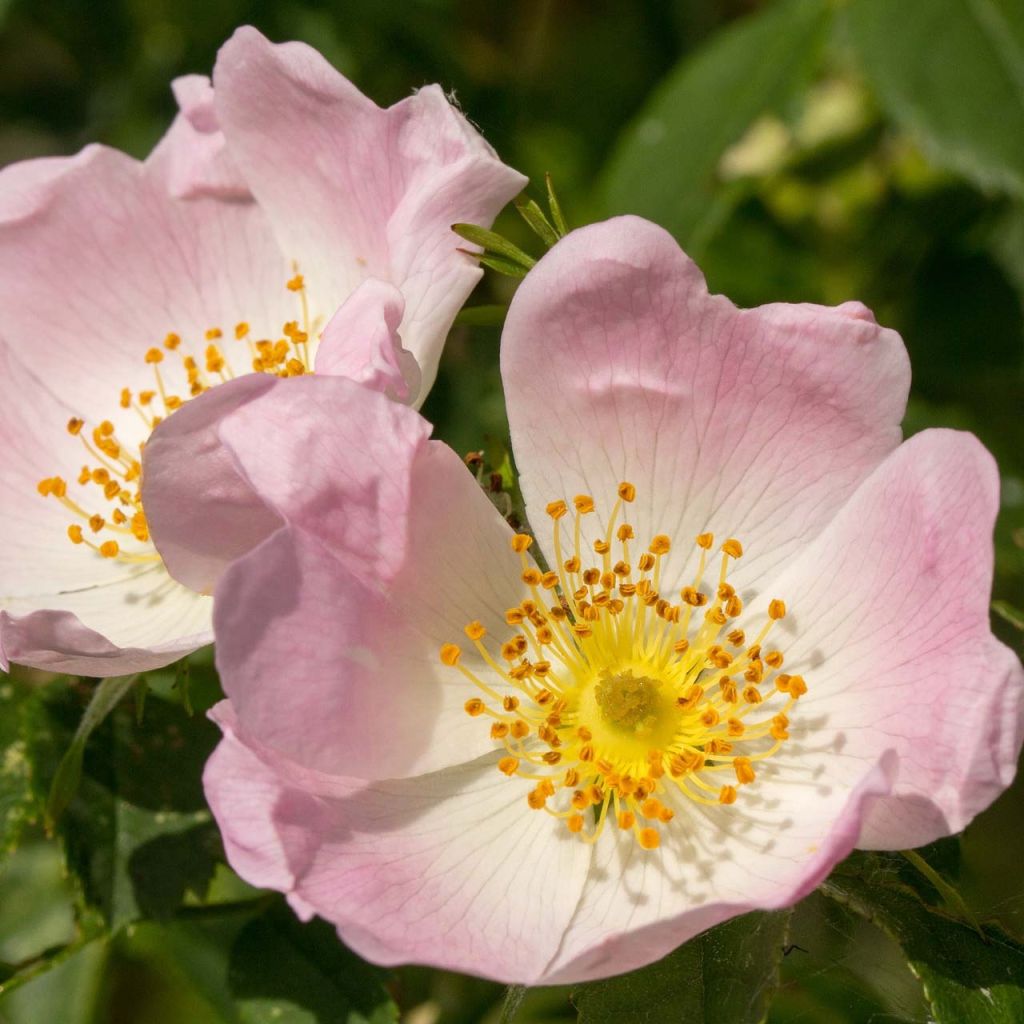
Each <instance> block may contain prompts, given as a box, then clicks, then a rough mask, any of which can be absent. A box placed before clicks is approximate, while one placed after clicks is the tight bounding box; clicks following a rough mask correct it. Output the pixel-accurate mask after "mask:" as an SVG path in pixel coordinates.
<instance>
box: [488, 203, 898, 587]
mask: <svg viewBox="0 0 1024 1024" xmlns="http://www.w3.org/2000/svg"><path fill="white" fill-rule="evenodd" d="M538 367H543V368H544V372H542V373H539V372H538ZM502 376H503V378H504V382H505V391H506V396H507V401H508V411H509V424H510V427H511V430H512V446H513V449H514V452H515V456H516V463H517V465H518V467H519V470H520V473H521V486H522V489H523V494H524V496H525V498H526V503H527V512H528V514H529V515H530V518H531V520H532V521H533V522H534V524H535V525H537V524H538V523H539V522H541V521H542V520H543V516H542V515H540V511H541V510H542V509H543V508H544V506H545V504H546V503H547V502H549V501H552V500H554V499H557V498H564V499H570V498H571V497H572V496H573V495H574V494H576V493H580V492H582V493H588V494H590V495H592V496H593V497H594V499H595V501H596V502H597V505H598V509H599V511H600V510H602V509H603V510H604V512H605V514H607V511H608V509H609V507H610V505H611V503H612V502H613V501H614V498H615V489H616V487H617V485H618V484H619V482H620V481H629V482H631V483H632V484H634V485H635V486H636V490H637V497H636V502H635V504H634V505H632V506H630V507H629V508H628V510H627V515H628V518H629V521H630V522H631V523H633V524H634V526H635V527H636V530H637V534H638V536H639V538H640V541H641V543H646V542H647V541H648V540H649V539H650V537H652V536H653V535H654V534H656V533H664V534H667V535H668V536H669V537H671V538H673V539H674V542H675V547H674V550H673V552H672V553H671V555H670V556H669V558H668V559H667V560H666V563H665V566H664V569H663V578H664V579H665V580H666V582H667V583H668V584H671V587H666V589H673V590H674V589H676V587H677V586H678V585H681V584H682V583H683V582H687V577H688V576H689V575H690V573H691V571H692V564H691V562H692V559H691V551H692V542H693V538H694V537H695V536H696V535H697V534H699V533H703V532H705V531H708V530H710V531H714V532H715V533H716V534H718V535H720V538H721V539H723V540H724V539H725V538H726V537H728V536H735V537H738V538H739V539H740V540H741V541H742V542H743V545H744V547H745V548H746V551H747V554H746V557H745V558H744V560H743V563H742V564H741V565H740V566H739V567H738V568H737V570H736V573H737V580H738V581H740V582H744V583H747V582H752V581H754V580H756V579H757V578H758V577H760V576H762V575H768V576H769V577H770V574H771V572H772V571H773V570H775V569H777V568H778V567H780V566H782V565H784V564H785V563H786V560H787V559H788V558H789V557H790V556H791V555H792V554H793V552H794V551H795V550H796V549H797V547H798V545H799V544H800V543H801V542H802V541H804V540H806V539H808V538H810V537H813V536H814V535H815V533H817V532H818V531H819V530H820V529H821V528H822V527H823V526H824V524H825V523H827V522H828V520H829V519H830V518H831V516H832V515H833V514H834V513H835V511H836V509H838V508H839V507H840V505H842V503H843V502H844V501H845V500H846V498H847V497H848V496H849V495H850V494H851V493H852V492H853V490H854V489H855V488H856V486H857V484H858V483H859V482H860V481H861V480H862V479H863V478H864V477H865V476H866V475H867V474H868V473H869V472H870V471H871V470H872V469H873V468H874V467H875V466H876V465H877V464H878V462H879V461H881V459H883V458H884V457H885V455H886V454H887V453H888V452H890V451H891V450H892V449H893V448H895V447H896V445H897V444H898V443H899V441H900V429H899V422H900V420H901V418H902V416H903V410H904V406H905V403H906V397H907V389H908V387H909V382H910V374H909V366H908V362H907V355H906V351H905V349H904V347H903V344H902V342H901V341H900V338H899V336H898V335H897V334H895V332H893V331H890V330H886V329H884V328H881V327H879V326H878V325H877V324H875V322H874V320H873V319H872V318H871V316H870V314H869V313H867V311H866V310H865V309H864V307H863V306H860V305H859V304H856V303H847V304H846V305H844V306H840V307H838V308H837V309H829V308H825V307H821V306H807V305H803V306H799V305H798V306H790V305H775V306H763V307H761V308H759V309H752V310H739V309H736V307H735V306H733V305H732V303H731V302H729V300H728V299H726V298H724V297H723V296H719V295H709V294H708V292H707V289H706V286H705V284H704V279H703V276H702V275H701V273H700V271H699V270H698V269H697V267H696V265H695V264H694V263H693V262H692V261H691V260H690V259H689V258H688V257H687V256H686V255H685V254H684V253H683V252H682V251H681V250H680V249H679V247H678V245H677V244H676V242H675V241H674V240H673V239H672V238H671V236H670V235H669V234H668V233H667V232H665V231H663V230H662V229H661V228H659V227H657V226H656V225H654V224H651V223H649V222H647V221H644V220H641V219H639V218H637V217H619V218H616V219H614V220H610V221H606V222H604V223H601V224H596V225H592V226H590V227H587V228H582V229H580V230H578V231H574V232H572V233H571V234H570V235H568V236H567V237H566V238H564V239H563V240H562V241H560V242H559V243H558V244H557V245H556V246H555V247H554V248H553V249H552V250H551V251H550V252H549V253H548V254H547V255H546V256H544V258H543V259H541V260H540V262H539V263H538V264H537V266H536V267H535V268H534V269H533V270H532V271H531V272H530V273H529V275H528V276H527V278H526V280H525V281H524V282H523V284H522V286H521V287H520V288H519V290H518V292H517V293H516V295H515V298H514V299H513V301H512V305H511V307H510V309H509V313H508V318H507V320H506V322H505V330H504V333H503V335H502ZM599 521H600V517H598V522H599ZM595 528H596V527H595ZM538 540H539V542H540V543H541V545H542V546H545V551H546V553H547V554H548V556H549V557H550V555H551V550H550V543H549V541H548V538H547V534H546V531H545V530H543V529H542V530H541V532H540V534H539V536H538Z"/></svg>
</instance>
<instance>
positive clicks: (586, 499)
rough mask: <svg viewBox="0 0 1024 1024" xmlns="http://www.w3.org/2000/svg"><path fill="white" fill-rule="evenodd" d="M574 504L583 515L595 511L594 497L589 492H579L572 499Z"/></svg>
mask: <svg viewBox="0 0 1024 1024" xmlns="http://www.w3.org/2000/svg"><path fill="white" fill-rule="evenodd" d="M572 504H573V507H574V508H575V509H576V511H577V512H579V514H580V515H581V516H585V515H586V514H587V513H588V512H593V511H594V499H593V498H592V497H591V496H590V495H589V494H577V495H576V497H575V498H573V499H572Z"/></svg>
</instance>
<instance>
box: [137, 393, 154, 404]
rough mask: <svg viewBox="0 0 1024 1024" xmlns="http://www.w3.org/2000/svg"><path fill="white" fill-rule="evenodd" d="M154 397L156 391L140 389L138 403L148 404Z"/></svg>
mask: <svg viewBox="0 0 1024 1024" xmlns="http://www.w3.org/2000/svg"><path fill="white" fill-rule="evenodd" d="M154 398H156V392H155V391H140V392H139V405H142V406H146V405H149V403H150V402H152V401H153V399H154Z"/></svg>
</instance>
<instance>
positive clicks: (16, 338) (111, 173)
mask: <svg viewBox="0 0 1024 1024" xmlns="http://www.w3.org/2000/svg"><path fill="white" fill-rule="evenodd" d="M289 277H291V269H290V267H289V266H288V265H287V263H286V262H285V260H284V259H283V257H282V256H281V254H280V251H279V250H278V248H277V245H276V243H275V242H274V240H273V239H272V238H271V236H270V234H269V231H268V228H267V226H266V223H265V221H264V220H263V216H262V214H261V212H260V211H259V210H258V208H257V207H256V206H255V205H253V204H251V203H226V202H220V201H217V200H213V199H195V200H190V201H189V202H176V201H174V200H172V199H170V198H169V197H168V196H167V194H166V192H165V191H164V187H163V185H162V184H161V182H160V181H159V180H158V179H157V178H155V177H154V176H153V175H151V174H149V173H148V172H147V170H146V167H145V166H144V165H142V164H139V163H137V162H136V161H134V160H131V159H130V158H129V157H126V156H124V155H123V154H120V153H117V152H115V151H113V150H108V149H103V148H101V147H90V148H88V149H86V150H83V152H82V153H80V154H79V155H78V156H75V157H71V158H67V159H62V160H59V161H51V160H43V161H30V162H28V163H27V164H22V165H16V166H15V168H13V169H5V170H4V171H3V172H0V338H3V340H4V341H5V342H6V343H7V344H8V345H9V346H10V348H11V350H12V352H13V354H14V356H15V358H17V359H18V360H20V361H21V362H23V363H24V364H25V365H26V366H28V367H29V368H31V369H32V370H33V371H34V372H35V373H36V374H37V375H38V376H39V377H40V379H42V380H44V381H45V383H46V385H47V386H48V387H49V388H50V390H51V391H52V392H53V393H54V394H57V395H59V396H60V397H61V399H62V400H63V401H64V402H65V403H67V405H68V406H69V407H71V408H72V409H74V410H75V412H76V413H77V414H79V415H84V416H87V417H88V419H89V422H90V423H92V422H94V421H96V420H99V419H102V418H104V417H107V416H109V418H111V419H112V420H114V421H115V424H116V425H117V426H118V428H119V433H120V432H121V428H122V424H121V423H120V422H119V421H118V418H117V415H115V414H120V413H121V410H120V409H119V407H118V398H119V395H120V392H121V388H122V387H129V388H131V389H132V390H133V391H137V390H139V389H142V388H152V387H154V386H155V385H154V377H153V368H152V367H151V366H149V365H147V364H146V363H145V361H144V356H145V353H146V351H147V349H149V348H150V347H152V346H154V345H155V346H159V345H160V344H161V343H162V342H163V340H164V338H165V337H166V336H167V334H168V333H169V332H171V331H174V332H177V333H178V334H179V335H181V337H182V338H183V339H184V343H185V347H186V348H191V350H192V351H193V353H196V352H198V355H199V358H200V360H201V359H202V354H203V351H204V349H205V346H206V339H205V337H204V334H205V331H206V330H207V329H208V328H211V327H220V328H222V329H223V330H224V331H225V332H226V333H228V334H230V332H231V331H232V329H233V328H234V326H235V324H236V323H238V322H240V321H243V320H244V321H247V322H249V323H250V324H251V326H252V332H253V335H254V336H255V337H266V336H274V337H276V336H277V334H278V333H279V331H280V326H281V324H283V323H284V322H285V321H286V320H290V319H293V318H294V317H295V315H296V310H297V303H296V298H295V296H294V295H293V294H292V293H291V292H289V291H288V290H287V288H286V287H285V282H286V281H287V280H288V278H289ZM83 339H84V340H83ZM229 345H234V346H239V347H238V348H235V349H234V350H232V349H231V348H228V346H229ZM225 347H226V348H227V354H228V357H229V359H233V360H234V361H235V368H236V370H239V369H247V368H248V364H249V362H250V356H249V353H248V350H247V349H246V348H245V346H244V344H243V343H242V342H236V341H235V340H234V338H233V337H232V338H231V339H230V341H229V342H225ZM164 370H165V371H166V374H167V381H168V385H169V387H170V388H171V390H176V389H178V388H179V387H181V385H182V384H183V383H184V373H183V371H180V370H179V368H178V366H177V359H175V360H174V362H173V364H172V363H171V361H170V357H168V360H167V361H165V363H164ZM124 419H125V422H124V429H125V430H126V431H129V432H133V433H134V435H135V437H136V438H137V437H138V436H139V435H140V432H141V433H142V434H144V433H145V432H142V431H141V428H142V424H141V423H140V422H139V421H138V420H137V418H136V417H135V414H134V413H128V414H127V416H126V417H124ZM63 426H64V424H63V422H61V423H58V424H54V429H55V430H56V431H58V432H60V431H62V430H63ZM48 429H49V427H48V426H47V425H41V430H40V435H41V437H42V438H43V443H44V444H45V443H46V440H45V438H46V432H47V430H48Z"/></svg>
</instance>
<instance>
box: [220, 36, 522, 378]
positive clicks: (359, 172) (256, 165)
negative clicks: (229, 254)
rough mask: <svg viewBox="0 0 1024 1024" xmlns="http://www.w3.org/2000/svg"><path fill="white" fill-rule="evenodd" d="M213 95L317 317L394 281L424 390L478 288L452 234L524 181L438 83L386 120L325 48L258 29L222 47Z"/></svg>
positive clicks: (492, 211)
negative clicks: (367, 287) (357, 293)
mask: <svg viewBox="0 0 1024 1024" xmlns="http://www.w3.org/2000/svg"><path fill="white" fill-rule="evenodd" d="M214 87H215V92H216V102H217V112H218V117H219V121H220V124H221V127H222V128H223V130H224V133H225V135H226V137H227V140H228V148H229V151H230V152H231V153H232V154H233V155H234V157H235V160H236V162H237V164H238V165H239V166H241V167H243V168H244V169H245V175H246V179H247V180H248V181H249V183H250V186H251V188H252V191H253V194H254V195H255V196H256V197H257V199H258V200H259V202H260V204H261V205H262V206H263V207H264V208H265V209H266V211H267V213H268V215H269V216H270V218H271V219H272V221H273V223H274V226H275V230H276V232H277V234H278V237H279V238H280V240H281V244H282V245H283V247H284V249H285V251H286V252H287V254H288V255H289V257H291V258H292V259H294V260H296V261H297V262H298V265H299V268H300V270H301V271H302V273H303V274H304V276H305V277H306V279H307V280H308V282H309V286H310V294H311V296H313V298H314V299H315V303H316V305H317V308H318V309H321V310H331V309H334V308H335V307H336V306H338V305H339V304H340V303H341V301H342V300H343V299H344V298H345V297H346V296H347V295H348V294H350V293H351V292H352V291H353V290H354V289H355V287H356V286H357V285H358V284H359V282H360V281H362V280H363V279H364V278H365V277H368V276H372V277H376V278H379V279H381V280H384V281H390V282H391V283H392V284H394V285H395V286H396V287H397V288H398V289H399V290H400V291H401V292H402V294H403V295H404V297H405V300H406V315H405V321H404V323H403V329H402V336H403V338H404V340H405V345H406V347H407V348H408V349H409V351H410V352H412V353H413V355H414V356H415V357H416V359H417V361H418V362H419V364H420V367H421V368H422V370H423V388H424V392H425V391H426V389H428V388H429V386H430V384H431V383H432V382H433V379H434V374H435V372H436V367H437V360H438V358H439V356H440V351H441V346H442V345H443V343H444V339H445V335H446V334H447V332H448V329H449V327H450V326H451V323H452V320H453V319H454V317H455V314H456V313H457V312H458V310H459V308H460V307H461V306H462V304H463V303H464V302H465V300H466V298H467V296H468V295H469V292H470V291H471V290H472V288H473V286H474V284H475V283H476V282H477V281H478V280H479V278H480V271H479V269H478V268H477V267H476V266H475V261H473V260H471V259H470V258H468V257H466V256H465V255H463V254H460V253H459V252H457V249H458V248H459V246H460V244H461V243H460V242H459V239H458V238H457V237H456V236H455V235H454V234H453V233H452V232H451V230H450V227H451V225H452V224H453V223H454V222H456V221H473V222H475V223H480V224H483V225H485V226H486V225H489V224H490V223H491V221H492V219H493V218H494V216H495V215H496V214H497V213H498V211H499V210H500V209H501V208H502V207H503V206H504V205H505V204H506V203H507V202H508V201H509V200H510V199H511V198H512V197H513V196H514V195H515V194H516V193H517V192H518V191H520V190H521V189H522V187H523V186H524V184H525V179H523V177H522V176H521V175H519V174H517V173H516V172H515V171H512V170H511V169H509V168H507V167H505V166H504V165H503V164H502V163H501V162H500V161H499V160H498V159H497V158H496V156H495V155H494V153H493V151H492V150H491V149H490V148H489V147H488V146H487V145H486V143H484V141H483V140H482V139H481V138H480V136H479V135H478V134H477V133H476V132H475V131H474V130H473V129H472V128H471V127H470V126H469V125H468V123H467V122H466V120H465V119H464V118H463V117H462V116H461V114H459V113H458V111H456V110H455V109H454V108H453V107H452V106H451V104H449V103H448V102H447V101H446V100H445V98H444V96H443V94H442V93H441V91H440V89H438V88H437V87H436V86H429V87H427V88H425V89H423V90H421V91H420V92H419V93H418V94H417V95H416V96H413V97H411V98H409V99H407V100H404V101H403V102H401V103H398V104H396V105H395V106H394V107H391V108H390V109H387V110H382V109H380V108H379V107H377V106H376V105H375V104H374V103H373V102H372V101H370V100H369V99H367V98H366V97H365V96H363V95H362V94H361V93H360V92H359V91H358V90H357V89H356V88H355V87H354V86H353V85H352V84H351V83H350V82H348V81H346V80H345V79H344V78H343V77H342V76H341V75H339V74H338V73H337V72H336V71H335V70H334V69H333V68H332V67H331V66H330V65H329V64H328V63H327V61H325V60H324V59H323V57H321V56H320V54H318V53H317V52H316V51H315V50H312V49H310V48H309V47H307V46H305V45H303V44H301V43H285V44H282V45H279V46H275V45H272V44H271V43H269V42H268V41H267V40H266V39H264V38H263V36H261V35H260V34H259V33H258V32H257V31H256V30H255V29H252V28H241V29H239V30H238V31H237V32H236V33H235V35H234V36H233V37H232V39H231V40H230V41H229V42H228V43H227V44H226V45H225V46H224V47H223V49H222V50H221V53H220V56H219V58H218V61H217V66H216V69H215V71H214ZM268 140H273V143H272V144H269V143H268Z"/></svg>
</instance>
